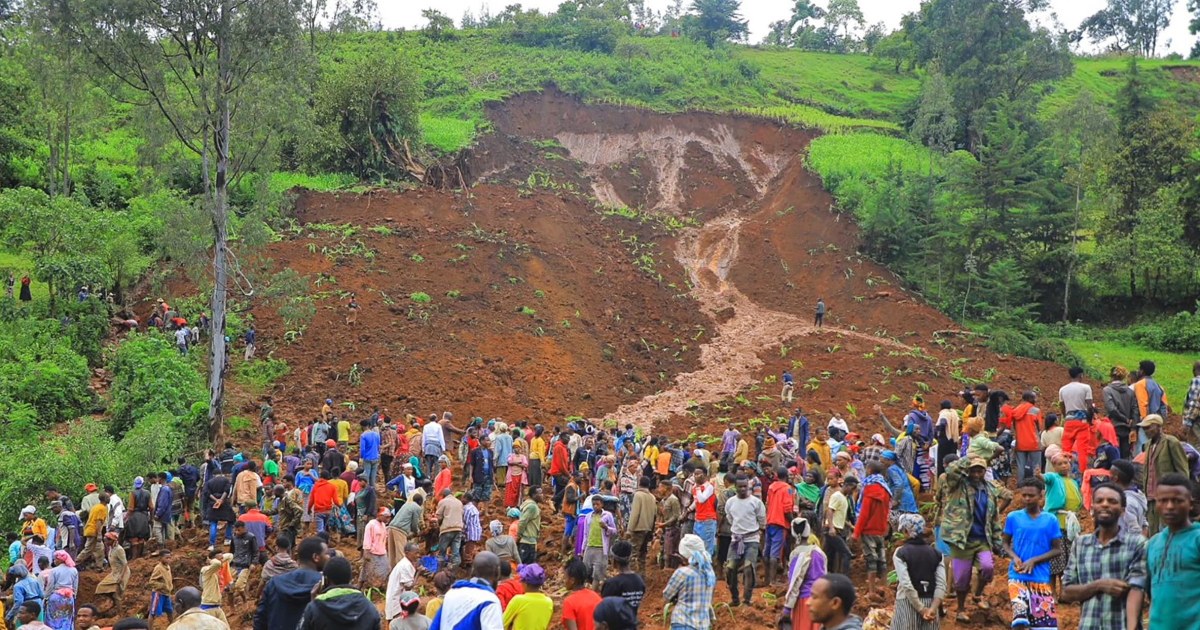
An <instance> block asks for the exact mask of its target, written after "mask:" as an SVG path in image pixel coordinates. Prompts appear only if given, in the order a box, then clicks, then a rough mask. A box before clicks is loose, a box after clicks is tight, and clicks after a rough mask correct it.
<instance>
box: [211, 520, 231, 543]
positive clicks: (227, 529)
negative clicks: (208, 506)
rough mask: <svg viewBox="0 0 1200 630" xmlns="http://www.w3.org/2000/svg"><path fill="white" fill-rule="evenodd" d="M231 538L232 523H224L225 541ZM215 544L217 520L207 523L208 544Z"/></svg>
mask: <svg viewBox="0 0 1200 630" xmlns="http://www.w3.org/2000/svg"><path fill="white" fill-rule="evenodd" d="M231 540H233V523H225V542H229V541H231ZM216 544H217V522H216V521H212V522H211V523H209V524H208V546H209V547H215V546H216Z"/></svg>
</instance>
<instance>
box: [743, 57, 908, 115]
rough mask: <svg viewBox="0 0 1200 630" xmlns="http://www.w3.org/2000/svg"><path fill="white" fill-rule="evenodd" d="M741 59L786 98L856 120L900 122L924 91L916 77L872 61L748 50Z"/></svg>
mask: <svg viewBox="0 0 1200 630" xmlns="http://www.w3.org/2000/svg"><path fill="white" fill-rule="evenodd" d="M738 58H740V59H745V60H746V61H749V62H751V63H754V64H755V65H757V66H758V67H759V68H761V69H762V78H763V80H765V81H767V82H768V83H770V84H771V86H772V87H774V88H775V89H776V90H778V91H779V93H780V94H781V95H782V96H784V97H785V98H788V99H791V100H796V101H799V102H803V103H808V104H810V105H813V106H815V107H819V108H821V109H823V110H826V111H829V112H833V113H838V114H843V115H846V116H851V117H859V118H879V119H885V120H891V121H897V120H899V113H900V111H901V110H902V109H903V108H904V107H905V106H906V105H908V103H909V102H910V101H912V100H913V99H914V98H916V96H917V92H918V91H919V90H920V89H921V84H920V79H919V78H918V76H917V75H914V74H911V73H907V72H900V73H895V72H892V68H891V67H889V64H888V63H887V62H886V61H879V60H876V59H874V58H872V57H870V56H868V55H837V54H832V53H817V52H805V51H797V50H772V49H756V48H747V49H741V50H739V51H738Z"/></svg>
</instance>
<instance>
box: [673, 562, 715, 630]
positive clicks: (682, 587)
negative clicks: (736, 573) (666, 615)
mask: <svg viewBox="0 0 1200 630" xmlns="http://www.w3.org/2000/svg"><path fill="white" fill-rule="evenodd" d="M708 579H709V582H710V583H709V584H708V585H707V586H705V584H704V575H703V574H701V573H700V571H697V570H696V569H694V568H692V567H690V566H687V567H680V568H678V569H675V572H674V573H672V574H671V579H670V580H669V581H668V582H667V587H666V588H665V589H663V599H664V600H666V601H668V602H669V601H672V600H673V601H674V602H675V607H674V608H672V609H671V625H672V626H675V625H682V626H687V627H689V628H695V629H696V630H708V628H710V627H712V617H711V615H710V613H711V609H712V601H713V587H714V586H715V585H716V582H717V578H716V576H715V575H713V573H712V570H711V569H709V571H708Z"/></svg>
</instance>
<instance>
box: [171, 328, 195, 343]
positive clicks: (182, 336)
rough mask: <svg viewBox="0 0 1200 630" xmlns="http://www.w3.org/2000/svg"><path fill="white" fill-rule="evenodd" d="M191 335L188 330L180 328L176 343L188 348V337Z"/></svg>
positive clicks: (177, 332) (176, 332) (176, 334)
mask: <svg viewBox="0 0 1200 630" xmlns="http://www.w3.org/2000/svg"><path fill="white" fill-rule="evenodd" d="M190 334H191V333H189V332H188V329H186V328H180V329H179V330H176V331H175V343H176V344H178V345H181V346H186V345H187V342H188V336H190Z"/></svg>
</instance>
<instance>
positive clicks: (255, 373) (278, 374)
mask: <svg viewBox="0 0 1200 630" xmlns="http://www.w3.org/2000/svg"><path fill="white" fill-rule="evenodd" d="M291 371H292V368H291V366H289V365H288V364H287V361H284V360H283V359H275V358H272V357H266V358H262V359H255V360H253V361H244V362H242V363H239V364H238V365H237V367H236V368H234V370H233V373H234V376H235V377H236V380H237V382H238V383H239V384H240V385H242V386H243V387H245V388H246V389H248V390H250V391H251V392H253V393H256V394H261V393H262V392H265V391H266V390H267V388H269V387H271V386H272V385H274V384H275V382H276V381H278V380H279V379H281V378H283V377H285V376H287V375H288V374H290V373H291Z"/></svg>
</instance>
